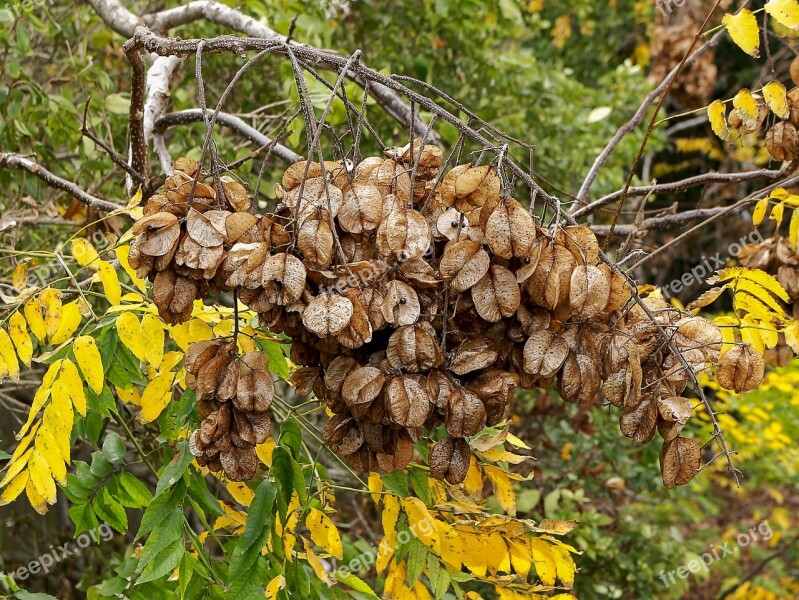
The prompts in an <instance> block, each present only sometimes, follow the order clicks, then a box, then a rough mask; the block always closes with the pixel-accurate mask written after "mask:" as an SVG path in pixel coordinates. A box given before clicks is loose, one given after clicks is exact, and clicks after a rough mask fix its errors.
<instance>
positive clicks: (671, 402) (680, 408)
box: [658, 396, 694, 442]
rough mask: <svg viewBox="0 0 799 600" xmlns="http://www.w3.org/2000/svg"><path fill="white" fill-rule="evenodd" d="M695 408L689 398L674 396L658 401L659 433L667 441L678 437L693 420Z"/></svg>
mask: <svg viewBox="0 0 799 600" xmlns="http://www.w3.org/2000/svg"><path fill="white" fill-rule="evenodd" d="M693 412H694V407H693V404H692V403H691V401H690V400H689V399H688V398H683V397H681V396H672V397H670V398H660V399H659V400H658V416H659V418H658V432H659V433H660V435H661V436H662V437H663V439H664V440H665V441H667V442H668V441H671V440H673V439H674V438H676V437H677V435H678V434H679V433H680V431H682V428H683V427H684V426H685V424H686V423H687V422H688V419H690V418H691V415H692V414H693Z"/></svg>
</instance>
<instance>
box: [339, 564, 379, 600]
mask: <svg viewBox="0 0 799 600" xmlns="http://www.w3.org/2000/svg"><path fill="white" fill-rule="evenodd" d="M334 576H335V578H336V579H338V580H339V581H340V582H341V583H343V584H344V585H346V586H349V587H351V588H352V589H353V590H355V591H356V592H361V593H362V594H366V595H367V596H368V597H369V598H377V597H378V596H377V594H375V593H374V591H373V590H372V588H370V587H369V585H368V584H367V583H366V582H365V581H364V580H363V579H361V578H360V577H356V576H355V575H353V574H352V573H349V572H346V573H345V572H342V571H341V569H339V570H337V571H335V573H334Z"/></svg>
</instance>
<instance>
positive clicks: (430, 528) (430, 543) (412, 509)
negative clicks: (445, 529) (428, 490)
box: [402, 498, 441, 549]
mask: <svg viewBox="0 0 799 600" xmlns="http://www.w3.org/2000/svg"><path fill="white" fill-rule="evenodd" d="M402 509H403V510H404V511H405V514H406V515H407V516H408V525H409V526H410V528H411V531H413V533H414V535H415V536H416V537H417V538H419V541H420V542H422V543H423V544H424V545H425V546H427V547H429V548H433V549H437V548H438V546H439V543H440V541H441V540H440V538H439V537H438V530H436V528H435V525H434V524H433V517H432V516H431V515H430V512H429V511H428V510H427V507H426V506H425V505H424V502H422V501H421V500H419V498H403V499H402Z"/></svg>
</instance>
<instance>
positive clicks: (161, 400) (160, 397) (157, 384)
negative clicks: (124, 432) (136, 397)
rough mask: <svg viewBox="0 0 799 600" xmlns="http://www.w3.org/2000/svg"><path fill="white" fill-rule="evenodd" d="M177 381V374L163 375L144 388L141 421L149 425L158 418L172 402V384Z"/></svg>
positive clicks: (167, 373) (168, 373)
mask: <svg viewBox="0 0 799 600" xmlns="http://www.w3.org/2000/svg"><path fill="white" fill-rule="evenodd" d="M174 381H175V374H174V373H170V372H166V373H161V374H160V375H158V376H157V377H156V378H155V379H153V380H152V381H151V382H150V383H148V384H147V387H146V388H144V393H143V394H142V397H141V406H142V408H141V412H140V413H139V417H138V418H139V421H140V422H142V423H149V422H150V421H154V420H155V419H157V418H158V415H160V414H161V413H162V412H163V410H164V409H165V408H166V406H167V404H169V402H170V400H172V383H173V382H174Z"/></svg>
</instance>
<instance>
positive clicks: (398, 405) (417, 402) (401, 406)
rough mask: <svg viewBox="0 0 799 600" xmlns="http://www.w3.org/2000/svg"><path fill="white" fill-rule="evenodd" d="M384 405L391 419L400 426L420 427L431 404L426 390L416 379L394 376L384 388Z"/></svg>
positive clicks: (428, 412)
mask: <svg viewBox="0 0 799 600" xmlns="http://www.w3.org/2000/svg"><path fill="white" fill-rule="evenodd" d="M386 407H387V409H388V415H389V417H390V418H391V420H392V421H393V422H394V423H395V424H396V425H400V426H402V427H421V426H422V425H424V423H425V421H426V420H427V417H428V415H429V414H430V410H431V409H432V404H431V402H430V398H429V396H428V395H427V392H426V391H425V389H424V388H423V387H422V385H421V384H420V383H419V381H417V380H416V379H414V378H412V377H408V376H402V377H395V378H393V379H392V380H391V382H390V383H389V384H388V388H387V389H386Z"/></svg>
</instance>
